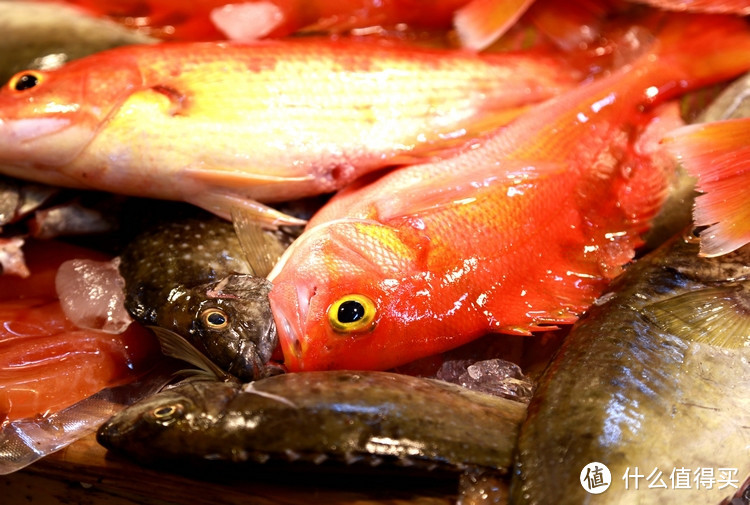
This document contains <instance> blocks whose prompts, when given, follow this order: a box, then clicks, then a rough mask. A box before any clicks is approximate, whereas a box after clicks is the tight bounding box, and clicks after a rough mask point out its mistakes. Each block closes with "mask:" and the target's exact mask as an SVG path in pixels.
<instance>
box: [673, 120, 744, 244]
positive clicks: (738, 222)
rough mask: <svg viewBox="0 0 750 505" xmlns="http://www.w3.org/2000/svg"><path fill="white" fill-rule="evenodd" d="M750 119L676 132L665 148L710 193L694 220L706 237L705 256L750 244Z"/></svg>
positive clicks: (703, 197) (697, 203) (699, 204)
mask: <svg viewBox="0 0 750 505" xmlns="http://www.w3.org/2000/svg"><path fill="white" fill-rule="evenodd" d="M748 138H750V119H732V120H727V121H717V122H714V123H706V124H697V125H691V126H686V127H684V128H679V129H677V130H675V131H674V132H672V133H671V134H670V135H669V136H668V137H667V138H665V139H664V141H663V142H664V143H665V144H666V146H667V148H668V149H669V150H670V151H671V152H672V153H673V154H674V155H675V156H676V157H677V159H678V160H680V161H681V162H682V164H683V166H684V167H685V169H686V170H687V171H688V172H689V173H690V174H691V175H692V176H694V177H696V178H697V179H698V190H699V191H702V192H703V193H704V194H703V195H701V196H699V197H698V198H697V199H696V201H695V211H694V214H693V218H694V220H695V224H696V225H698V226H704V225H710V226H709V227H708V228H706V229H705V230H703V231H702V232H701V235H700V237H701V254H702V255H703V256H719V255H722V254H726V253H728V252H731V251H734V250H735V249H737V248H739V247H741V246H743V245H744V244H746V243H748V242H750V195H748V193H747V187H748V186H749V185H750V145H749V144H748V142H747V140H748Z"/></svg>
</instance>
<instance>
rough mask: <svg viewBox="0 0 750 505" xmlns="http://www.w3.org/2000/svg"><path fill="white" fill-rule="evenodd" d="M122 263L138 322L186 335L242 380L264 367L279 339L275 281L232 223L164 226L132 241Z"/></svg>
mask: <svg viewBox="0 0 750 505" xmlns="http://www.w3.org/2000/svg"><path fill="white" fill-rule="evenodd" d="M267 233H268V234H270V235H271V236H272V238H273V239H274V240H276V241H278V243H281V244H285V245H288V243H290V242H291V240H292V237H291V235H288V234H285V233H284V232H283V231H280V230H277V231H273V232H271V231H269V232H267ZM119 268H120V273H121V274H122V276H123V278H124V279H125V285H126V291H127V293H126V300H125V308H126V309H127V310H128V312H129V313H130V314H131V316H132V317H133V318H134V319H135V320H137V321H139V322H140V323H142V324H145V325H148V326H156V327H159V328H163V329H166V330H169V331H170V332H172V334H177V335H179V336H181V337H182V338H184V339H186V340H187V341H188V342H189V343H190V344H191V345H192V346H194V347H195V349H197V351H198V352H200V353H202V354H203V355H205V356H206V357H207V358H208V359H209V360H210V361H212V362H214V363H215V364H216V365H218V366H219V368H221V369H222V370H224V371H226V372H229V373H230V374H232V375H233V376H235V377H237V378H239V379H240V380H252V379H255V378H258V377H259V376H261V375H263V374H264V373H266V372H267V370H266V369H265V367H264V365H265V364H266V363H267V362H268V360H269V359H270V357H271V354H272V353H273V351H274V349H275V348H276V345H277V341H278V337H277V334H276V326H275V323H274V321H273V317H272V314H271V309H270V303H269V301H268V296H267V295H268V292H269V291H270V289H271V283H270V282H269V281H268V280H266V279H265V278H264V277H261V276H256V275H254V273H253V270H252V268H251V266H250V264H249V263H248V260H247V259H246V254H245V250H243V248H242V245H241V244H240V242H239V239H238V238H237V235H236V234H235V232H234V228H233V226H232V224H231V223H228V222H225V221H223V220H220V219H218V218H213V217H209V218H190V219H183V220H180V221H176V222H167V223H163V224H161V225H159V226H156V227H155V228H154V229H152V230H150V231H147V232H145V233H143V234H141V235H139V236H138V237H136V238H135V239H134V240H133V241H132V242H131V243H130V244H129V246H128V247H127V248H126V249H125V250H124V251H123V252H122V254H121V255H120V266H119ZM158 335H159V337H160V339H163V338H170V336H169V334H167V333H164V332H161V333H159V334H158Z"/></svg>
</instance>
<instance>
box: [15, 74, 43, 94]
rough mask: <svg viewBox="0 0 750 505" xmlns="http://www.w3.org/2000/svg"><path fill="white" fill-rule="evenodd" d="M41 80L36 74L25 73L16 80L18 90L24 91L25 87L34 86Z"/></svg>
mask: <svg viewBox="0 0 750 505" xmlns="http://www.w3.org/2000/svg"><path fill="white" fill-rule="evenodd" d="M38 82H39V79H37V78H36V76H34V75H31V74H24V75H22V76H21V77H19V78H18V80H17V81H16V91H23V90H25V89H29V88H33V87H34V86H36V84H37V83H38Z"/></svg>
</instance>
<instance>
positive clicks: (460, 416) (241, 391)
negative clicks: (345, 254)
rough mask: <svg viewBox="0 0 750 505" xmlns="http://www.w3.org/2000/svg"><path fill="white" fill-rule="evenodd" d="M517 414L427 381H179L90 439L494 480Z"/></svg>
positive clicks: (344, 375) (133, 452)
mask: <svg viewBox="0 0 750 505" xmlns="http://www.w3.org/2000/svg"><path fill="white" fill-rule="evenodd" d="M525 411H526V407H525V404H523V403H519V402H514V401H511V400H507V399H504V398H498V397H496V396H492V395H487V394H484V393H479V392H475V391H470V390H467V389H465V388H462V387H460V386H456V385H454V384H448V383H445V382H442V381H435V380H431V379H422V378H416V377H411V376H406V375H400V374H395V373H388V372H352V371H327V372H305V373H295V374H284V375H278V376H275V377H269V378H265V379H261V380H259V381H256V382H253V383H249V384H245V385H238V384H236V383H231V382H228V383H227V382H218V381H206V380H192V381H186V382H184V383H182V384H179V385H177V386H175V387H172V388H169V389H166V390H164V391H162V392H160V393H158V394H156V395H153V396H152V397H150V398H147V399H145V400H143V401H141V402H140V403H138V404H136V405H134V406H132V407H130V408H128V409H126V410H124V411H122V412H121V413H119V414H118V415H116V416H114V417H113V418H112V419H111V420H110V421H109V422H107V423H106V424H104V425H103V426H102V427H101V428H100V430H99V432H98V436H97V439H98V441H99V442H100V443H101V444H102V445H104V446H105V447H107V448H108V449H110V450H112V451H114V452H117V453H121V454H125V455H127V456H129V457H131V458H134V459H135V460H137V461H139V462H143V463H149V464H159V463H165V462H173V463H174V462H182V463H184V464H187V465H190V464H195V463H200V462H206V461H212V462H215V461H225V462H226V461H229V462H245V461H253V462H266V461H269V460H270V461H273V460H301V461H308V462H313V463H321V462H323V461H340V462H344V463H354V462H363V463H370V464H376V463H386V462H392V463H397V464H402V465H419V466H422V467H428V468H431V467H439V468H441V469H447V470H453V471H458V472H461V471H477V472H480V471H486V472H488V473H490V474H498V475H503V474H506V473H507V471H508V469H509V466H510V464H511V461H512V453H513V450H514V448H515V444H516V438H517V427H518V424H519V423H520V422H521V420H522V419H523V417H524V415H525ZM472 475H477V474H476V473H473V474H472ZM487 503H489V502H487Z"/></svg>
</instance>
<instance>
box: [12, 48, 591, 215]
mask: <svg viewBox="0 0 750 505" xmlns="http://www.w3.org/2000/svg"><path fill="white" fill-rule="evenodd" d="M578 78H579V73H578V72H577V71H576V70H574V69H572V68H571V67H570V66H568V65H567V64H566V63H565V62H564V61H563V60H561V59H560V58H555V57H554V56H553V55H551V54H547V53H544V54H541V53H540V52H539V51H518V52H508V53H502V54H491V55H477V54H473V53H469V52H464V51H452V50H428V49H417V48H411V47H410V48H407V47H403V46H398V47H396V46H394V45H389V44H376V43H357V42H353V41H343V40H342V41H326V40H321V39H304V40H298V41H279V40H276V41H261V42H257V43H251V44H231V43H210V42H207V43H182V44H181V43H173V44H169V43H164V44H158V45H148V46H128V47H121V48H117V49H113V50H110V51H104V52H101V53H98V54H95V55H92V56H89V57H86V58H82V59H79V60H76V61H73V62H71V63H69V64H68V65H66V66H64V67H62V68H60V69H58V70H53V71H48V72H41V71H26V72H21V73H19V74H16V75H15V76H14V77H13V78H12V79H11V80H10V81H9V83H8V84H7V85H6V86H5V87H3V88H2V89H1V90H0V165H1V166H2V168H0V172H2V173H5V174H7V175H12V176H15V177H19V178H23V179H32V180H36V181H40V182H45V183H49V184H53V185H58V186H69V187H79V188H94V189H99V190H106V191H112V192H117V193H124V194H129V195H135V196H144V197H154V198H162V199H169V200H183V201H187V202H190V203H193V204H196V205H198V206H201V207H203V208H206V209H208V210H210V211H213V212H216V213H217V214H219V215H222V216H225V217H227V216H229V214H230V212H229V209H230V207H232V206H241V205H245V206H248V207H250V208H255V209H257V208H259V206H258V205H256V204H254V202H253V201H261V202H279V201H287V200H292V199H295V198H301V197H306V196H311V195H316V194H320V193H325V192H331V191H334V190H336V189H339V188H341V187H343V186H344V185H345V184H347V183H349V182H351V181H352V180H354V178H355V177H357V176H359V175H361V174H363V173H365V172H367V171H371V170H374V169H377V168H380V167H383V166H385V165H388V164H392V163H397V162H414V161H416V159H418V158H420V157H421V159H424V157H426V156H430V155H433V154H435V153H436V152H437V151H439V150H440V149H443V148H446V147H448V146H454V145H456V144H460V143H461V142H463V141H465V140H466V139H468V138H471V135H472V134H476V133H477V132H479V131H481V130H483V129H487V128H490V126H494V125H496V124H497V123H502V122H504V121H507V120H508V118H510V117H513V115H515V114H518V113H519V111H521V110H523V109H524V107H526V106H528V105H529V104H532V103H535V102H539V101H541V100H544V99H546V98H549V97H551V96H554V95H556V94H558V93H560V92H562V91H563V90H565V89H569V88H570V87H572V86H573V85H574V84H575V83H576V81H577V79H578ZM266 210H267V208H266ZM269 213H270V211H269ZM270 215H271V217H270V219H282V220H283V219H284V217H283V216H280V215H278V213H276V214H273V213H270Z"/></svg>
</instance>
